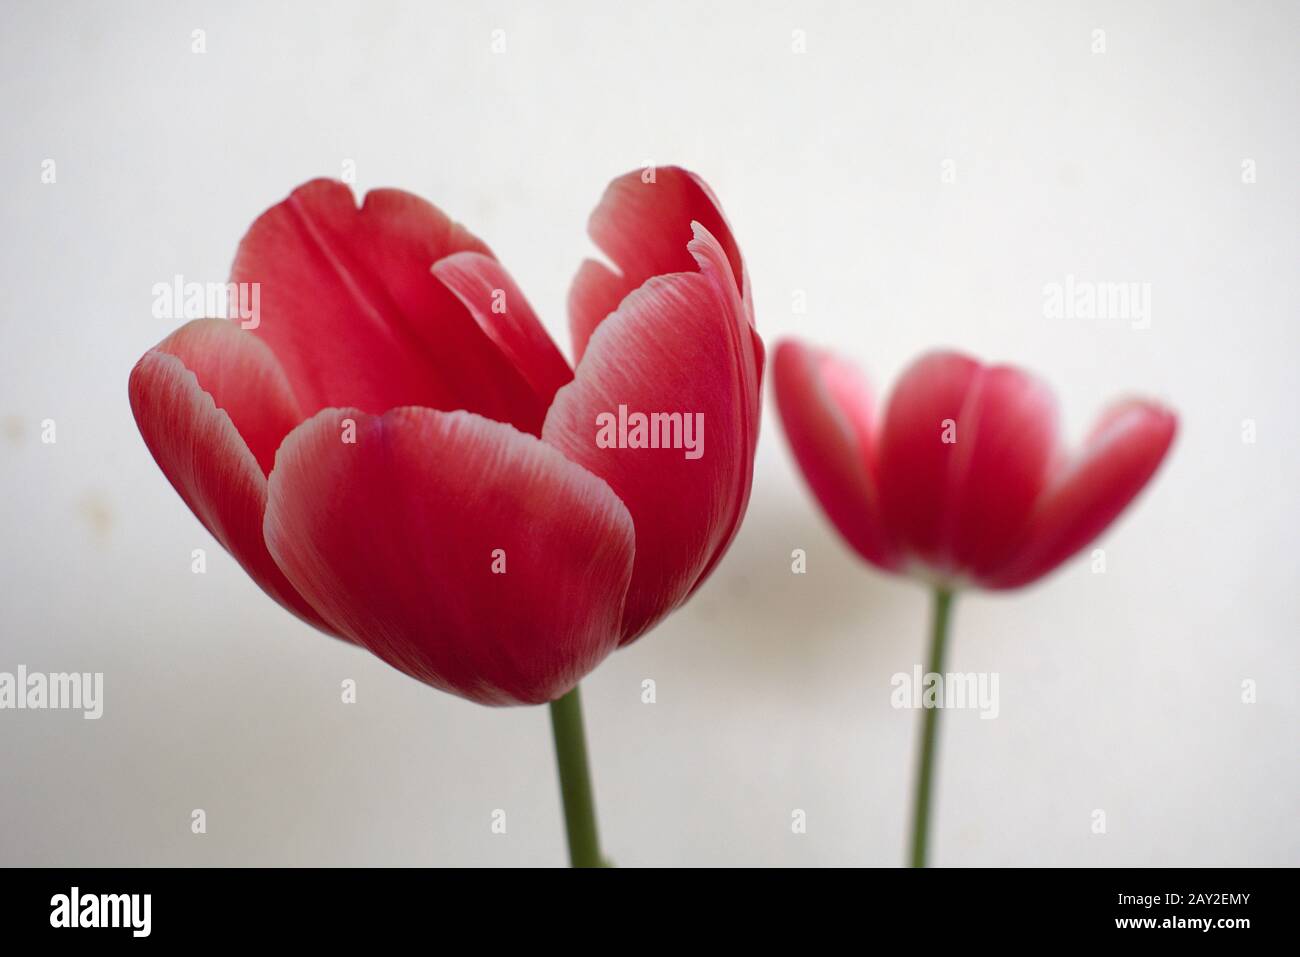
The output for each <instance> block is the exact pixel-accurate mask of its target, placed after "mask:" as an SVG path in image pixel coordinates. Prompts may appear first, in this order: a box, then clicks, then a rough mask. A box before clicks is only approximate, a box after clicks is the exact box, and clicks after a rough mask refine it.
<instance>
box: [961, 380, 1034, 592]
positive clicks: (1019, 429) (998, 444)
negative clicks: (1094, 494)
mask: <svg viewBox="0 0 1300 957" xmlns="http://www.w3.org/2000/svg"><path fill="white" fill-rule="evenodd" d="M1056 443H1057V414H1056V400H1055V398H1054V397H1053V395H1052V391H1051V389H1050V388H1049V387H1048V386H1047V384H1046V383H1045V382H1043V381H1042V380H1041V379H1039V378H1037V377H1036V376H1032V375H1029V374H1028V373H1026V372H1022V371H1021V370H1019V369H1015V368H1012V367H1010V366H993V367H991V368H986V369H984V370H983V372H982V374H981V375H980V376H979V378H978V380H977V382H976V385H975V386H974V388H972V390H971V392H970V395H969V396H968V398H967V402H966V407H965V408H964V409H963V411H962V416H961V419H960V420H959V422H958V441H957V454H956V457H955V458H954V460H953V462H952V467H953V469H954V473H953V475H952V477H951V480H950V481H951V484H950V487H949V488H950V494H949V499H948V503H947V521H948V523H949V526H948V529H947V532H946V536H947V539H948V555H949V561H950V562H951V564H952V566H953V567H955V568H957V569H960V573H961V574H962V575H963V576H964V577H967V578H974V579H979V578H982V577H983V576H984V575H986V574H988V573H989V572H990V571H991V570H993V569H996V568H1000V567H1001V566H1002V565H1003V564H1005V562H1006V561H1007V560H1008V559H1009V558H1010V557H1011V556H1012V555H1013V554H1014V553H1015V551H1016V549H1017V548H1018V546H1019V538H1020V534H1021V530H1022V529H1023V527H1024V525H1025V522H1026V520H1027V519H1028V518H1029V515H1030V513H1031V511H1032V510H1033V508H1034V503H1035V502H1036V501H1037V499H1038V495H1039V493H1040V492H1041V491H1042V490H1043V486H1044V484H1045V483H1046V481H1047V473H1048V468H1049V466H1050V465H1051V463H1052V461H1053V458H1054V456H1055V453H1056Z"/></svg>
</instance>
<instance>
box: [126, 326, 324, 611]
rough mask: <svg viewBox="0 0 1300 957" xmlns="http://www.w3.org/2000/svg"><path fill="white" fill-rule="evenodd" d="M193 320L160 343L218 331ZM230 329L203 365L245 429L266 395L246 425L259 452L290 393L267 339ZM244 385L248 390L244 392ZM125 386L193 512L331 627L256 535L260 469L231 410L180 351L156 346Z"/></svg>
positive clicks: (256, 574) (266, 582) (284, 413)
mask: <svg viewBox="0 0 1300 957" xmlns="http://www.w3.org/2000/svg"><path fill="white" fill-rule="evenodd" d="M217 321H218V322H219V323H220V324H221V325H228V324H227V323H225V322H224V321H220V320H217ZM195 325H196V324H193V323H192V324H191V325H190V326H187V327H185V329H182V330H181V331H180V332H178V333H177V334H175V335H174V336H173V337H171V338H170V339H169V340H166V341H165V342H164V345H165V346H166V347H167V348H169V349H171V348H175V349H179V350H180V351H182V352H185V353H187V354H190V350H191V347H193V346H194V344H195V342H196V341H197V340H201V339H204V338H208V337H212V338H213V339H216V338H218V336H213V335H212V332H211V330H210V328H206V327H205V328H200V329H197V330H196V329H195V328H194V327H195ZM231 329H232V331H233V332H234V333H235V336H234V337H225V338H229V339H230V341H229V342H228V343H227V344H226V345H225V347H224V348H223V349H221V350H220V351H219V353H218V351H217V350H215V349H214V350H213V351H211V352H208V353H204V355H205V359H204V367H203V372H204V375H205V377H206V378H207V381H208V383H211V384H212V387H213V388H214V389H216V390H217V394H218V395H219V396H220V397H221V400H222V401H226V402H230V403H231V406H232V408H235V409H236V414H238V415H239V416H240V418H241V420H243V421H244V424H245V426H246V427H247V426H248V425H249V422H250V421H251V419H250V413H251V412H252V411H253V409H252V404H251V403H252V402H253V401H254V400H253V399H252V398H250V397H251V396H253V395H257V396H259V397H260V401H262V402H264V403H265V414H266V422H267V424H266V425H265V426H259V427H257V428H256V429H253V430H252V434H253V435H254V438H255V440H256V441H257V442H258V443H259V444H260V445H261V447H262V450H263V452H264V451H265V449H266V447H267V446H269V444H270V441H271V437H272V436H273V435H274V433H275V432H276V431H277V430H278V428H279V424H283V423H284V422H285V421H287V420H288V419H289V418H290V417H291V416H292V414H293V398H292V396H290V395H288V394H287V392H285V391H283V389H282V387H281V386H278V385H277V382H278V381H279V373H278V369H277V368H276V367H275V365H274V360H273V359H272V358H271V356H270V353H269V351H267V349H266V348H265V346H262V345H261V344H260V343H257V342H256V341H254V340H253V339H252V337H250V336H247V335H244V334H242V333H239V332H238V330H235V329H233V327H231ZM187 330H189V331H188V332H187ZM161 348H162V347H160V349H161ZM241 383H243V384H244V385H245V386H247V390H246V391H243V392H241V388H240V384H241ZM129 390H130V396H131V410H132V411H133V412H134V413H135V421H136V424H137V426H139V429H140V434H141V435H142V436H143V437H144V441H145V444H146V445H147V446H148V447H149V451H150V452H151V453H152V454H153V457H154V460H155V461H156V462H157V463H158V467H159V468H161V469H162V471H163V474H164V475H166V476H167V479H168V481H170V482H171V483H172V486H173V487H174V488H175V489H176V491H177V492H178V493H180V496H181V498H182V499H184V501H185V504H186V505H188V506H189V507H190V511H192V512H193V513H194V514H195V515H196V516H197V517H198V519H199V521H201V522H202V523H203V525H204V526H205V527H206V528H207V529H208V531H210V532H211V533H212V534H213V536H214V537H215V538H216V539H217V541H219V542H220V543H221V544H222V546H223V547H224V548H225V549H226V550H227V551H229V552H230V554H231V555H233V556H234V557H235V559H236V560H237V561H238V562H239V564H240V565H242V566H243V568H244V570H245V571H246V572H248V574H249V575H250V576H251V577H252V579H253V581H255V582H257V584H258V585H259V586H261V588H262V590H263V591H265V592H266V593H267V594H268V595H270V596H271V597H272V598H274V599H275V600H276V601H277V602H279V603H280V604H281V605H283V606H284V607H285V608H287V609H289V610H290V611H291V612H293V613H294V614H296V615H298V616H299V617H300V618H302V619H303V620H304V621H307V622H309V623H310V624H312V625H315V626H316V627H317V628H321V629H324V630H328V629H327V628H326V626H325V624H324V622H323V621H322V620H321V618H320V616H319V615H318V614H317V613H316V611H315V610H314V609H313V608H312V606H311V605H310V604H308V602H307V601H306V600H304V599H303V597H302V596H301V595H299V594H298V592H297V591H295V590H294V588H293V586H292V585H290V584H289V582H288V581H287V580H286V579H285V577H284V574H283V573H282V572H281V571H280V569H279V568H278V567H277V566H276V564H275V562H274V561H272V559H271V556H270V554H269V553H268V552H267V550H266V545H265V543H264V542H263V540H262V513H263V511H264V509H265V506H266V476H265V474H264V472H263V470H262V468H261V467H259V465H258V459H257V457H256V456H255V455H254V454H253V452H252V451H250V449H249V445H248V444H246V442H245V440H244V438H243V437H242V436H241V435H240V433H239V431H238V430H237V429H236V427H235V424H234V423H233V422H232V415H230V414H228V413H227V412H226V411H225V410H224V409H222V408H219V407H218V405H217V403H216V402H214V401H213V399H214V396H213V395H211V394H209V393H208V392H206V391H204V387H203V384H201V383H200V382H199V380H198V379H197V378H196V376H195V373H194V372H192V371H190V370H189V369H187V368H186V367H185V364H184V363H183V362H182V361H181V359H180V358H178V357H177V356H176V355H171V354H169V353H168V352H164V351H159V350H158V349H155V350H151V351H150V352H147V353H145V355H144V357H143V358H142V359H141V360H140V361H139V362H138V363H136V365H135V368H134V369H132V370H131V379H130V385H129ZM276 423H278V424H276Z"/></svg>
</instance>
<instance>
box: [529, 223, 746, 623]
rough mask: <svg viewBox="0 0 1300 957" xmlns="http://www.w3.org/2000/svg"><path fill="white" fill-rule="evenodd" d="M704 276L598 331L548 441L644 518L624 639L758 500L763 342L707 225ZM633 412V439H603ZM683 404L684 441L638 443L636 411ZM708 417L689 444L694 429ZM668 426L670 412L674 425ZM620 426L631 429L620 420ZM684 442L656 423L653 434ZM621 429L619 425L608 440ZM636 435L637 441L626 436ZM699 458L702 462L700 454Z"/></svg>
mask: <svg viewBox="0 0 1300 957" xmlns="http://www.w3.org/2000/svg"><path fill="white" fill-rule="evenodd" d="M694 234H695V238H694V239H693V240H692V241H691V242H690V244H689V246H688V251H689V252H690V254H691V256H692V258H693V260H694V261H695V262H696V263H698V268H699V271H698V272H690V273H673V274H670V275H666V276H658V277H655V278H652V279H650V280H649V281H648V282H646V283H645V284H644V285H643V286H641V287H640V288H639V289H637V290H636V291H635V292H633V293H632V294H631V295H630V296H628V297H627V298H626V299H624V300H623V302H622V304H621V305H620V306H619V307H618V309H617V310H616V311H615V312H614V314H613V315H611V316H610V317H609V318H608V319H606V320H605V321H604V322H602V323H601V324H600V326H599V328H597V329H596V331H595V333H594V334H593V335H592V337H591V341H590V343H589V344H588V348H587V350H586V353H585V355H584V356H583V358H582V361H581V362H580V363H579V365H578V368H577V370H576V375H575V378H574V381H573V382H571V383H570V384H569V385H567V386H565V387H564V388H562V389H560V390H559V392H557V393H556V395H555V401H554V403H553V404H552V406H551V410H550V412H549V413H548V414H547V417H546V423H545V425H544V426H543V429H542V438H543V439H544V440H545V441H547V442H549V443H552V444H553V445H555V446H556V447H557V448H559V449H561V450H562V451H563V452H564V454H565V455H566V456H567V457H568V458H569V459H571V460H572V461H574V462H577V463H579V464H581V465H583V466H585V467H586V468H587V469H589V470H590V471H591V472H593V473H594V474H596V475H599V476H600V477H602V478H603V479H605V480H606V481H607V482H608V483H609V484H610V487H611V488H613V490H614V492H615V494H617V495H618V497H619V498H620V499H622V501H623V502H624V503H625V504H626V505H627V507H628V510H629V511H630V512H631V513H632V520H633V522H634V523H635V525H636V565H635V568H634V570H633V573H632V584H631V586H630V588H629V589H628V598H627V608H626V610H625V612H624V622H623V642H624V643H627V642H629V641H631V640H633V639H634V638H636V637H637V636H638V635H640V634H641V633H643V632H644V631H645V630H646V629H647V628H649V627H650V626H651V625H652V624H653V623H654V622H655V621H657V620H658V619H659V618H660V617H662V616H663V615H665V614H667V613H668V612H669V611H671V610H672V609H673V608H674V607H676V605H677V604H678V603H680V602H681V601H682V600H683V599H684V598H685V597H686V596H687V595H688V594H689V593H690V592H691V591H692V589H694V588H695V587H696V586H697V585H698V584H699V583H700V582H701V581H702V580H703V578H704V577H705V576H706V575H707V574H708V573H709V571H710V570H711V569H712V568H713V567H714V565H715V564H716V563H717V561H718V560H719V559H720V557H721V555H722V553H723V552H724V551H725V550H726V548H727V546H728V544H730V542H731V539H732V537H733V536H734V535H735V533H736V530H737V528H738V526H739V524H740V519H741V517H742V516H743V514H744V510H745V507H746V504H747V503H748V500H749V491H750V484H751V481H752V472H753V463H754V448H755V444H756V442H757V436H758V419H759V392H758V381H759V374H760V370H761V368H762V353H761V343H759V342H758V339H757V337H756V336H755V335H754V334H753V331H752V327H751V326H750V324H749V321H748V318H747V316H746V314H745V310H744V305H743V303H742V302H741V299H740V294H739V291H738V288H737V286H736V283H735V278H734V275H733V273H732V271H731V266H730V263H729V260H728V258H727V256H726V253H725V250H724V248H723V247H722V245H721V244H720V243H719V242H718V241H717V240H716V239H714V237H713V236H712V235H711V234H710V233H709V231H708V230H707V229H705V228H704V227H703V226H701V225H700V224H695V227H694ZM620 410H622V412H623V413H624V414H625V415H626V416H627V417H628V418H627V422H628V426H629V427H628V429H627V434H626V435H625V436H623V435H620V436H618V437H617V438H618V440H619V444H622V445H623V447H601V446H600V444H598V435H599V434H600V432H601V429H600V426H601V421H602V419H601V418H600V417H602V416H612V417H619V415H620ZM653 413H663V414H673V413H680V414H681V418H680V420H679V421H680V423H681V425H680V430H679V431H678V433H677V434H676V436H675V437H676V438H677V439H678V441H677V442H676V444H675V447H670V448H664V447H658V448H649V447H636V442H637V434H636V431H635V428H636V427H635V422H634V421H633V420H632V419H631V417H632V416H633V415H635V414H640V415H644V416H650V415H651V414H653ZM698 417H702V422H703V428H702V429H701V430H700V432H699V433H698V434H693V435H692V436H691V439H692V444H694V443H697V442H698V454H697V453H696V452H691V451H690V450H688V449H687V448H685V447H684V446H685V445H686V444H687V442H686V439H687V437H688V436H687V434H686V431H685V428H686V426H687V425H688V424H690V425H691V426H695V425H696V423H697V422H698V421H701V419H699V418H698ZM662 425H663V422H662V420H661V421H660V426H661V427H662ZM619 431H620V432H621V431H622V428H621V427H620V428H619ZM651 434H654V435H655V436H656V437H658V438H659V441H658V443H657V444H659V445H660V446H662V445H664V444H668V445H674V443H673V442H672V439H673V437H674V436H673V435H671V434H670V435H669V436H667V439H668V441H667V442H666V443H665V442H664V441H663V438H664V436H663V435H662V432H661V431H660V430H659V429H655V428H653V427H651V428H650V429H649V431H648V432H646V435H645V436H644V437H643V438H644V439H645V440H646V441H647V442H648V441H649V437H650V435H651ZM605 437H606V438H609V437H611V436H609V434H608V433H606V435H605ZM623 439H626V442H623ZM688 456H694V457H688Z"/></svg>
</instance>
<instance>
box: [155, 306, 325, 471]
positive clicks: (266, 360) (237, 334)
mask: <svg viewBox="0 0 1300 957" xmlns="http://www.w3.org/2000/svg"><path fill="white" fill-rule="evenodd" d="M155 348H156V349H157V350H158V351H159V352H166V353H168V354H169V355H173V356H175V357H176V358H178V359H180V360H181V363H182V364H183V365H184V366H185V368H187V369H189V370H190V371H191V372H193V373H194V377H195V378H196V379H197V380H198V383H199V388H201V389H202V390H203V391H204V392H206V393H208V395H210V396H212V401H213V402H214V403H216V406H217V408H218V409H221V410H223V411H224V412H225V413H226V414H227V415H229V416H230V420H231V422H233V423H234V425H235V428H236V429H237V430H238V431H239V434H240V435H241V436H242V437H243V439H244V442H245V443H247V445H248V448H249V451H251V452H252V453H253V456H254V458H256V459H257V464H258V465H259V466H261V469H262V474H263V475H269V474H270V472H271V466H272V465H274V464H275V450H276V449H278V448H279V447H280V442H281V441H283V440H284V437H285V436H286V435H288V434H289V431H290V430H291V429H292V428H293V427H294V426H295V425H297V424H298V423H299V422H301V421H302V419H303V415H302V410H301V409H300V408H299V407H298V402H297V400H296V399H294V396H293V390H292V389H291V388H290V387H289V381H288V379H286V378H285V375H284V370H283V369H282V368H281V367H280V364H279V362H277V361H276V358H275V356H274V355H273V354H272V352H271V350H270V349H269V348H267V345H266V343H265V342H262V341H261V340H260V339H257V338H256V337H254V336H251V335H249V334H248V333H247V332H244V331H243V330H241V329H240V328H239V327H238V326H237V325H235V324H234V323H232V322H228V321H226V320H224V319H195V320H194V321H192V322H188V323H186V324H185V325H183V326H181V327H180V328H179V329H177V330H176V331H175V332H173V333H172V334H171V335H169V336H168V337H167V338H166V339H164V340H163V341H162V342H160V343H158V345H157V346H156V347H155Z"/></svg>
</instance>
